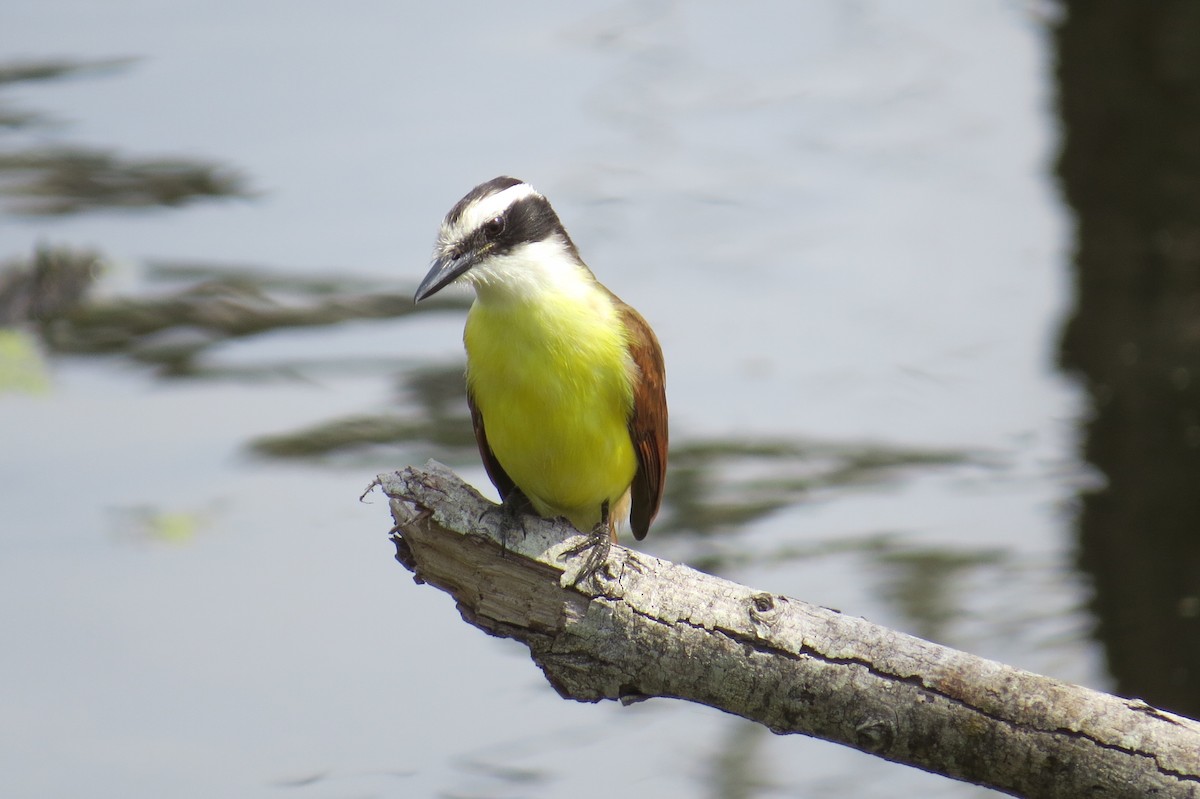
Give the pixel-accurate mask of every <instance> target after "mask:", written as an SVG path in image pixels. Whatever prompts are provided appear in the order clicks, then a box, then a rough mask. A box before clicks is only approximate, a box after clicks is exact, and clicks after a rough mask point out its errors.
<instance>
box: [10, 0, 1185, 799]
mask: <svg viewBox="0 0 1200 799" xmlns="http://www.w3.org/2000/svg"><path fill="white" fill-rule="evenodd" d="M0 30H2V31H3V32H2V33H0V42H2V44H3V47H2V48H0V56H2V58H0V260H3V261H4V263H3V266H0V453H2V457H0V512H2V515H0V631H2V632H3V640H4V645H3V646H2V647H0V686H3V687H2V688H0V692H2V693H0V705H2V707H3V711H2V712H0V793H3V794H4V795H5V796H40V797H68V796H70V797H76V796H81V795H85V796H91V797H110V796H111V797H130V796H172V797H184V798H186V797H197V798H199V797H212V796H224V797H281V798H282V799H287V797H295V799H308V797H393V796H403V797H409V796H434V797H456V798H457V797H555V796H563V795H570V796H574V797H579V798H580V799H587V798H588V797H612V796H620V797H713V798H714V799H718V798H719V799H726V798H732V797H739V798H740V797H774V796H794V797H834V796H837V797H848V796H852V797H896V796H921V797H976V796H984V795H991V794H990V792H988V791H985V790H983V789H980V788H976V787H973V786H968V785H964V784H959V783H954V782H950V781H948V780H946V779H944V778H940V777H936V776H932V775H928V774H924V773H922V772H918V771H916V770H913V769H909V768H906V767H903V766H897V765H893V764H889V763H886V762H883V761H880V760H877V759H875V758H872V757H869V756H867V755H863V754H860V753H858V752H855V751H853V750H850V749H846V748H843V747H839V746H835V745H833V744H828V743H825V742H821V741H815V740H810V739H807V738H796V737H788V738H785V737H776V736H772V735H770V734H769V733H767V732H766V731H765V730H763V729H760V728H758V727H756V726H754V725H751V724H749V723H746V722H743V721H742V720H740V719H737V718H734V717H730V716H727V715H724V714H721V713H719V712H717V711H714V710H710V709H708V708H704V707H697V706H690V705H686V704H683V703H679V702H670V701H661V700H654V701H651V702H647V703H643V704H640V705H637V706H633V707H629V708H622V707H620V706H618V705H616V704H615V703H606V704H602V705H580V704H575V703H570V702H565V701H563V700H561V699H559V698H558V696H557V695H556V694H555V693H554V691H553V690H552V689H551V688H550V687H549V685H548V684H547V683H546V682H545V681H544V679H543V678H542V677H541V675H540V673H539V672H538V671H537V669H536V668H535V667H534V665H533V664H532V663H531V662H530V660H529V658H528V655H527V653H526V652H525V650H523V649H522V648H521V647H519V646H517V645H515V644H512V643H511V642H507V641H500V640H496V639H491V638H488V637H486V636H484V635H482V634H481V633H479V632H478V631H477V630H475V629H473V628H470V627H468V626H467V625H465V624H463V623H462V622H461V621H460V620H459V618H458V615H457V613H456V611H455V609H454V607H453V603H452V602H451V601H450V600H449V599H448V598H447V597H446V596H444V595H442V594H440V593H438V592H436V591H433V590H430V589H429V588H426V587H419V586H416V585H414V584H413V583H412V580H411V578H410V576H409V574H408V573H407V572H406V571H404V570H403V569H402V568H401V567H400V566H399V565H397V564H396V563H395V562H394V561H393V560H392V555H393V548H392V546H391V544H390V543H389V542H388V540H387V534H388V531H389V528H390V526H391V521H390V517H389V514H388V510H387V504H386V502H385V501H384V500H383V499H382V497H381V496H379V495H368V496H367V497H366V498H365V500H364V501H363V502H360V501H359V495H360V494H361V493H362V491H363V490H364V489H365V488H366V486H367V485H368V483H370V481H371V480H372V479H373V478H374V476H375V475H376V474H377V473H379V472H381V471H385V470H391V469H395V468H398V467H401V466H404V465H407V464H411V463H422V462H424V461H425V460H426V459H427V458H430V457H434V458H437V459H439V460H442V461H444V462H446V463H448V464H450V465H451V466H453V467H454V468H455V469H457V470H459V471H460V472H461V473H462V474H463V475H464V476H465V477H467V478H468V479H470V480H471V481H472V482H473V483H475V484H476V485H478V486H480V487H481V488H483V489H485V490H486V492H487V493H488V494H489V495H491V496H494V492H492V490H491V486H490V485H489V484H488V482H487V479H486V476H485V475H484V473H483V470H482V468H481V467H480V465H479V462H478V457H477V455H476V453H475V450H474V444H473V440H472V438H471V433H470V427H469V422H468V419H467V414H466V406H465V401H464V398H463V393H462V366H463V355H462V350H461V330H462V322H463V315H464V311H465V308H466V305H467V303H468V302H469V295H467V294H465V293H460V294H458V295H457V296H453V295H452V296H449V297H445V298H441V297H439V300H440V302H439V303H430V305H429V307H425V304H422V308H421V313H420V314H416V313H414V309H413V307H412V303H411V299H410V298H411V294H412V290H413V288H414V287H415V285H416V282H417V281H418V280H419V279H420V278H421V276H423V274H424V272H425V270H426V267H427V263H428V256H429V253H430V250H431V246H432V242H433V237H434V235H435V232H436V229H437V225H438V222H439V220H440V219H441V217H442V215H443V214H444V213H445V212H446V210H448V209H449V207H450V206H451V205H452V204H453V203H454V202H455V201H456V200H457V199H458V198H459V197H461V196H462V195H463V194H464V193H465V192H466V191H467V190H468V189H470V188H471V187H472V186H474V185H475V184H477V183H479V182H482V181H484V180H487V179H489V178H491V177H494V176H496V175H499V174H505V173H507V174H513V175H516V176H518V177H520V178H523V179H525V180H528V181H530V182H532V183H533V184H534V185H536V186H537V187H538V188H539V189H541V190H542V192H543V193H545V194H546V195H547V196H548V197H549V198H550V199H551V201H552V202H553V203H554V205H555V207H556V208H557V210H558V211H559V213H560V215H561V216H562V218H563V221H564V223H565V224H566V226H567V228H568V230H570V232H571V234H572V236H573V238H574V239H575V241H576V243H577V244H578V245H579V247H580V250H581V252H582V253H583V255H584V257H585V259H587V261H588V262H589V264H590V265H591V266H592V268H593V270H594V271H595V272H596V274H597V275H598V276H599V277H600V279H601V280H603V281H604V282H605V283H606V284H607V285H608V286H609V287H610V288H612V289H613V290H614V291H616V292H617V293H618V294H619V295H621V296H622V297H623V298H624V299H626V300H627V301H629V302H630V303H631V304H633V305H634V306H636V307H637V308H638V309H639V310H641V311H642V313H643V314H644V315H645V316H646V317H647V319H649V320H650V322H651V324H652V325H653V326H654V327H655V329H656V330H657V332H658V335H659V338H660V339H661V341H662V345H663V349H664V351H665V355H666V359H667V366H668V383H667V386H668V397H669V401H670V405H671V441H672V450H671V465H670V472H669V475H668V495H667V500H666V505H665V509H664V512H663V514H662V516H660V520H659V522H658V524H657V526H656V527H655V529H654V530H653V532H652V534H651V535H650V537H649V538H648V539H647V541H646V542H645V548H646V549H647V550H649V551H651V552H653V553H654V554H657V555H660V556H662V557H667V558H671V559H675V560H682V561H686V562H688V563H691V564H693V565H695V566H697V567H699V568H703V569H705V570H708V571H712V572H715V573H718V574H720V575H722V576H725V577H728V578H730V579H734V580H737V581H740V582H744V583H748V584H750V585H753V586H755V587H758V588H762V589H767V590H771V591H775V592H780V593H785V594H790V595H794V596H797V597H799V598H802V599H805V600H808V601H811V602H815V603H819V604H822V605H827V606H830V607H835V608H839V609H841V610H843V611H845V612H847V613H851V614H854V615H858V616H864V617H866V618H869V619H871V620H873V621H876V622H879V623H882V624H886V625H890V626H893V627H896V628H899V629H902V630H905V631H908V632H910V633H913V634H916V635H920V636H923V637H926V638H930V639H933V640H936V641H938V642H941V643H944V644H947V645H950V646H954V647H958V648H961V649H966V650H969V651H971V652H974V653H977V654H980V655H984V656H986V657H990V658H994V659H997V660H1001V661H1004V662H1006V663H1010V664H1012V665H1015V666H1019V667H1022V668H1026V669H1030V670H1033V671H1037V672H1040V673H1044V674H1048V675H1051V676H1054V677H1058V678H1061V679H1064V680H1069V681H1073V682H1078V683H1082V684H1084V685H1088V686H1091V687H1094V688H1098V689H1101V690H1106V691H1114V692H1118V693H1121V694H1123V695H1129V696H1139V697H1143V698H1145V699H1146V700H1147V701H1149V702H1151V703H1153V704H1157V705H1160V706H1163V707H1166V708H1169V709H1172V710H1175V711H1177V712H1180V713H1183V714H1188V715H1192V716H1197V715H1200V670H1198V668H1200V535H1198V533H1200V371H1198V369H1200V144H1198V143H1200V6H1197V5H1195V4H1192V3H1188V2H1184V1H1183V0H1176V2H1162V3H1154V4H1132V3H1123V2H1119V1H1118V0H1098V1H1097V2H1088V3H1084V2H1077V3H1076V2H1066V3H1064V4H1061V5H1059V4H1054V3H1048V2H1047V3H1042V2H1016V0H979V1H978V2H973V3H961V2H956V1H955V0H920V2H913V3H903V4H900V3H889V2H883V1H882V0H861V1H860V2H854V3H846V2H835V1H834V0H811V2H802V3H796V2H772V1H770V0H764V2H758V3H752V4H748V5H747V4H741V5H737V6H731V5H727V4H722V3H715V2H709V1H708V0H702V1H701V2H696V3H687V4H684V3H673V2H666V1H665V0H664V1H656V0H647V1H645V2H628V1H627V0H611V1H608V0H605V1H603V2H595V3H590V4H566V3H550V2H529V3H522V4H517V5H515V6H514V5H512V4H503V5H498V4H490V5H479V6H467V7H461V6H456V5H441V4H433V3H428V4H417V3H395V2H381V1H379V0H354V1H353V2H349V3H338V4H329V3H317V2H307V1H305V2H294V3H286V4H285V3H280V2H265V1H264V0H252V1H251V2H243V3H237V4H234V3H230V2H213V0H206V2H195V0H184V1H183V2H175V3H170V4H147V3H141V2H135V1H134V0H110V2H105V3H95V2H82V0H74V1H72V0H44V1H43V2H39V3H25V4H9V7H8V8H6V9H5V10H4V11H3V12H0ZM446 293H450V294H453V293H452V292H446Z"/></svg>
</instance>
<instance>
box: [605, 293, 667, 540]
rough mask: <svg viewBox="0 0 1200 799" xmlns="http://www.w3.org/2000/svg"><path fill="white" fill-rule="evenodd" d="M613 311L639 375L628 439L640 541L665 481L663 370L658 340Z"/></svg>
mask: <svg viewBox="0 0 1200 799" xmlns="http://www.w3.org/2000/svg"><path fill="white" fill-rule="evenodd" d="M617 307H618V309H619V310H620V312H621V318H622V321H624V323H625V328H626V330H628V331H629V355H630V357H632V358H633V363H634V366H635V367H636V368H637V370H638V372H640V374H639V375H638V376H637V377H636V379H635V380H634V381H633V413H632V414H631V415H630V417H629V435H630V437H631V438H632V439H633V449H634V452H635V453H636V455H637V461H638V468H637V473H636V474H634V476H633V485H632V486H630V493H631V494H632V499H633V503H632V504H633V507H632V508H631V509H630V511H629V527H630V529H632V530H633V537H634V538H636V539H638V540H639V541H640V540H642V539H643V538H645V537H646V532H647V531H648V530H649V529H650V522H652V521H653V520H654V517H655V516H656V515H657V514H658V506H659V505H660V504H661V503H662V496H663V488H664V486H665V485H666V479H667V389H666V368H665V367H664V365H663V356H662V349H660V348H659V346H658V339H657V338H656V337H655V335H654V331H653V330H651V329H650V325H648V324H646V320H645V319H643V318H642V316H641V314H639V313H638V312H637V311H635V310H633V309H632V308H630V307H629V306H628V305H625V304H624V303H621V302H620V301H618V306H617Z"/></svg>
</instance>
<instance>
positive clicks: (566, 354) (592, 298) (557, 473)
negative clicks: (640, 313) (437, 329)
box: [464, 291, 637, 531]
mask: <svg viewBox="0 0 1200 799" xmlns="http://www.w3.org/2000/svg"><path fill="white" fill-rule="evenodd" d="M464 341H465V343H466V347H467V385H468V388H469V389H470V390H471V392H472V394H473V396H474V398H475V403H476V405H477V407H478V408H479V411H480V413H481V414H482V415H483V422H484V426H485V429H486V430H487V436H488V443H489V444H490V445H491V448H492V452H493V453H494V454H495V456H496V458H497V460H499V461H500V465H501V466H503V467H504V471H505V472H507V473H508V476H509V477H511V478H512V480H513V482H514V483H516V485H517V487H518V488H520V489H521V490H522V491H523V492H524V493H525V495H526V496H527V497H529V499H530V500H531V501H532V503H533V505H534V508H535V509H536V510H537V511H538V513H539V514H541V515H543V516H566V517H567V519H569V520H570V521H571V523H572V524H574V525H575V527H576V528H578V529H580V530H583V531H586V530H588V529H590V528H591V527H592V526H593V525H595V524H596V523H597V522H599V521H600V507H601V505H602V504H603V503H604V502H608V503H609V504H610V506H615V505H616V504H617V502H618V501H619V500H620V499H621V497H622V496H623V495H624V494H625V492H626V491H627V490H628V488H629V485H630V483H631V482H632V481H633V476H634V472H635V470H636V468H637V462H636V458H635V456H634V451H633V444H632V442H631V440H630V437H629V430H628V422H629V416H630V412H631V409H632V406H633V389H632V374H631V371H630V370H631V365H630V358H629V354H628V348H627V344H626V336H625V330H624V327H623V325H622V324H621V322H620V319H619V317H618V316H617V313H616V310H615V308H614V307H613V305H612V302H611V300H610V298H609V296H608V295H607V294H605V293H603V292H598V291H597V292H588V293H586V294H584V295H582V296H553V297H541V298H539V299H538V300H537V301H536V302H520V303H517V302H512V303H496V304H485V303H483V302H480V301H478V300H477V301H476V302H475V304H474V305H473V306H472V307H471V311H470V313H469V314H468V315H467V325H466V331H465V333H464Z"/></svg>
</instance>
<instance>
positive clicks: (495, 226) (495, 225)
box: [483, 216, 504, 239]
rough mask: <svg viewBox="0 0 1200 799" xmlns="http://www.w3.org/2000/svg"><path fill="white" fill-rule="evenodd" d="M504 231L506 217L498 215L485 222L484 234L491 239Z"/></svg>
mask: <svg viewBox="0 0 1200 799" xmlns="http://www.w3.org/2000/svg"><path fill="white" fill-rule="evenodd" d="M503 232H504V217H502V216H497V217H493V218H491V219H489V220H488V221H487V222H484V224H483V235H485V236H487V237H488V238H489V239H494V238H496V237H497V236H499V235H500V234H501V233H503Z"/></svg>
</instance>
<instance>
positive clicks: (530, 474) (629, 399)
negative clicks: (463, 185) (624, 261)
mask: <svg viewBox="0 0 1200 799" xmlns="http://www.w3.org/2000/svg"><path fill="white" fill-rule="evenodd" d="M451 284H466V285H469V286H470V287H471V288H473V289H474V291H475V300H474V302H473V303H472V305H471V308H470V310H469V311H468V312H467V319H466V325H465V327H464V331H463V343H464V346H465V348H466V352H467V367H466V387H467V405H468V407H469V408H470V412H471V422H472V426H473V427H474V431H475V442H476V444H477V445H478V448H479V454H480V456H481V458H482V460H483V465H484V468H485V469H486V471H487V474H488V477H489V478H490V479H491V481H492V484H493V485H495V487H496V490H497V491H498V492H499V494H500V497H501V501H502V505H503V507H505V508H506V509H509V510H510V512H516V513H518V514H519V513H520V512H522V511H523V510H527V509H528V508H529V507H532V509H533V511H534V512H535V513H536V514H537V515H539V516H542V517H545V518H556V517H564V518H566V519H567V520H568V521H569V522H570V523H571V525H572V526H574V527H575V529H576V530H578V531H580V532H581V533H585V534H589V535H590V539H589V540H590V541H591V543H587V544H585V545H584V546H585V547H594V549H593V554H592V556H591V557H590V558H589V561H588V565H587V566H586V567H585V569H584V572H585V573H587V572H594V571H595V570H596V568H597V567H598V566H599V565H601V564H602V563H603V561H604V560H605V559H606V558H607V556H608V553H609V548H610V545H611V543H613V542H615V541H616V540H617V531H618V530H619V529H622V528H624V527H626V526H627V527H628V529H629V530H630V531H631V532H632V533H633V536H634V538H636V539H637V540H642V539H643V538H645V536H646V533H647V531H648V530H649V529H650V524H651V522H652V521H653V520H654V518H655V516H656V515H657V513H658V510H659V507H660V505H661V503H662V498H663V489H664V486H665V481H666V468H667V440H668V435H667V400H666V386H665V367H664V364H663V355H662V349H661V347H660V346H659V343H658V338H657V337H656V336H655V334H654V331H653V330H652V329H651V327H650V325H649V324H647V322H646V320H645V319H643V318H642V316H641V314H639V313H638V312H637V311H636V310H634V309H633V308H632V307H630V306H629V305H627V304H625V303H624V302H622V301H621V299H619V298H618V297H617V295H615V294H614V293H613V292H611V291H609V289H608V288H606V287H605V286H604V285H603V284H602V283H600V282H599V281H598V280H597V279H596V277H595V275H594V274H593V273H592V271H591V269H589V268H588V266H587V264H585V263H584V261H583V259H582V258H581V257H580V255H579V250H578V249H577V248H576V246H575V243H574V242H573V241H572V240H571V237H570V235H568V233H567V231H566V228H564V227H563V224H562V222H561V221H560V219H559V217H558V214H557V213H556V212H555V210H554V208H553V207H552V206H551V205H550V202H549V201H548V200H547V199H546V198H545V196H543V195H542V194H540V193H539V192H538V191H537V190H536V189H534V188H533V187H532V186H531V185H530V184H528V183H526V182H524V181H522V180H518V179H517V178H513V177H508V176H501V177H497V178H494V179H492V180H489V181H487V182H486V183H481V184H479V185H478V186H476V187H475V188H473V189H471V191H469V192H468V193H467V194H466V196H464V197H463V198H462V199H461V200H459V201H458V202H457V203H456V204H455V205H454V206H453V207H452V208H451V209H450V211H449V212H448V213H447V214H446V216H445V218H444V219H443V220H442V223H441V226H440V228H439V231H438V236H437V241H436V244H435V245H434V251H433V258H432V263H431V265H430V267H429V271H428V273H427V274H426V275H425V277H424V279H423V280H422V281H421V283H420V285H419V286H418V288H417V290H416V294H415V296H414V300H415V301H416V302H420V301H422V300H424V299H426V298H428V297H430V296H432V295H434V294H436V293H437V292H438V291H440V290H442V289H443V288H445V287H446V286H449V285H451ZM513 509H515V511H514V510H513Z"/></svg>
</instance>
